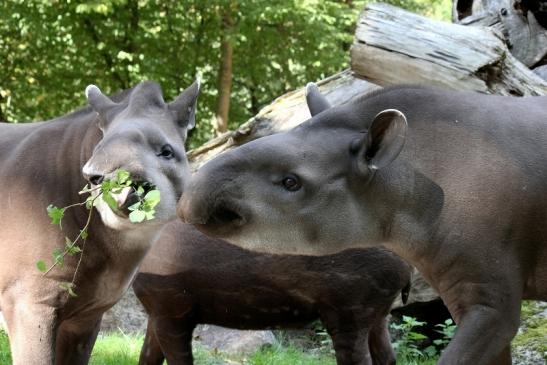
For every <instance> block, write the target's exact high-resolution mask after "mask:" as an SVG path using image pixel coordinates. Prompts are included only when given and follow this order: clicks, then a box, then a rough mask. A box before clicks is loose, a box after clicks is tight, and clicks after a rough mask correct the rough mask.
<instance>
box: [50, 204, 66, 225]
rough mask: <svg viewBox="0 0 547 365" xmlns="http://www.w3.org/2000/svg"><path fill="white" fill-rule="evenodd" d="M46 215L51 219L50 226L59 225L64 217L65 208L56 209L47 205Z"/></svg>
mask: <svg viewBox="0 0 547 365" xmlns="http://www.w3.org/2000/svg"><path fill="white" fill-rule="evenodd" d="M46 209H47V215H48V216H49V217H50V218H51V224H55V225H59V226H60V225H61V220H62V219H63V217H64V215H65V208H58V207H56V206H54V205H51V204H50V205H48V207H47V208H46Z"/></svg>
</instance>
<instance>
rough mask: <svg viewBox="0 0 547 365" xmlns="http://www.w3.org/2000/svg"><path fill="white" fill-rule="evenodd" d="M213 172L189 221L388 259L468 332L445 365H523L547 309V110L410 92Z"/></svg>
mask: <svg viewBox="0 0 547 365" xmlns="http://www.w3.org/2000/svg"><path fill="white" fill-rule="evenodd" d="M307 100H308V105H309V108H310V111H311V114H312V118H311V119H309V120H308V121H306V122H304V123H303V124H301V125H299V126H297V127H295V128H294V129H292V130H290V131H287V132H284V133H280V134H277V135H272V136H268V137H264V138H260V139H257V140H255V141H252V142H250V143H248V144H245V145H243V146H241V147H238V148H236V149H234V150H231V151H228V152H226V153H224V154H222V155H220V156H218V157H216V158H214V159H213V160H211V161H209V162H208V163H207V164H206V165H204V166H203V167H202V168H201V169H200V170H199V171H198V172H197V173H196V175H195V176H193V178H192V180H191V182H190V185H189V186H188V187H187V189H186V192H187V193H185V194H184V196H183V198H182V200H181V202H180V205H179V215H181V216H182V217H184V219H185V220H186V221H187V222H190V223H193V224H195V225H196V227H197V228H198V229H200V230H202V231H203V232H205V233H206V234H209V235H212V236H215V237H219V238H222V239H226V240H228V241H230V242H232V243H234V244H237V245H239V246H241V247H245V248H248V249H252V250H260V251H265V252H269V253H293V254H294V253H298V254H315V255H324V254H330V253H332V252H336V251H340V250H343V249H346V248H350V247H370V246H384V247H386V248H388V249H390V250H392V251H394V252H395V253H397V254H398V255H400V256H401V257H403V258H405V259H406V260H407V261H408V262H409V263H411V264H413V265H414V266H416V267H417V268H418V270H419V271H421V273H422V274H423V276H424V277H425V278H426V280H428V281H429V283H430V284H431V285H432V286H433V287H434V288H435V289H436V290H437V291H438V292H439V293H440V295H441V297H442V299H443V301H444V303H445V304H446V306H447V307H448V309H449V310H450V313H451V314H452V316H453V317H454V319H455V321H456V322H457V324H458V330H457V332H456V334H455V337H454V338H453V339H452V341H451V342H450V344H449V346H448V347H447V348H446V349H445V350H444V352H443V353H442V355H441V358H440V359H439V362H438V364H442V365H455V364H462V365H464V364H465V365H470V364H473V365H487V364H492V365H505V364H511V354H510V347H509V345H510V341H511V339H512V338H513V337H514V336H515V334H516V332H517V329H518V327H519V316H520V303H521V300H522V299H532V300H547V224H546V223H547V97H545V96H541V97H522V98H516V97H503V96H492V95H486V94H479V93H474V92H460V91H448V90H442V89H437V88H430V87H425V86H412V85H410V86H396V87H389V88H386V89H381V90H379V91H374V92H371V93H366V94H364V95H362V96H360V97H358V98H357V99H355V100H353V101H351V102H348V103H346V104H343V105H340V106H336V107H330V106H329V104H328V101H327V100H326V99H325V98H324V97H323V96H322V95H321V94H320V92H319V91H318V88H317V87H316V86H314V85H313V84H310V85H309V86H308V87H307Z"/></svg>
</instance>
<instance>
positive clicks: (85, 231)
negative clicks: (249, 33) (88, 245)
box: [80, 229, 89, 240]
mask: <svg viewBox="0 0 547 365" xmlns="http://www.w3.org/2000/svg"><path fill="white" fill-rule="evenodd" d="M80 237H82V239H83V240H85V239H87V237H89V233H88V232H87V229H82V230H81V231H80Z"/></svg>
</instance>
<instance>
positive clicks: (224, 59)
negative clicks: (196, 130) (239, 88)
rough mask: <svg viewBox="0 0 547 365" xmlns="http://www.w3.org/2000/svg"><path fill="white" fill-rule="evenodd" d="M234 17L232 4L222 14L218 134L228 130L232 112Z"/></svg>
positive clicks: (217, 112) (217, 110) (216, 125)
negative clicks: (229, 116) (229, 117)
mask: <svg viewBox="0 0 547 365" xmlns="http://www.w3.org/2000/svg"><path fill="white" fill-rule="evenodd" d="M233 26H234V24H233V19H232V9H231V6H230V5H228V7H227V8H226V9H225V11H224V14H223V15H222V41H221V44H220V67H219V69H218V100H217V109H216V123H214V128H215V130H216V132H217V134H221V133H224V132H226V131H227V130H228V115H229V113H230V93H231V90H232V58H233V44H232V34H231V33H232V30H233Z"/></svg>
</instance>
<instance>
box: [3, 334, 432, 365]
mask: <svg viewBox="0 0 547 365" xmlns="http://www.w3.org/2000/svg"><path fill="white" fill-rule="evenodd" d="M142 342H143V336H142V335H138V336H135V335H125V334H123V333H119V332H118V333H111V334H106V335H99V338H98V339H97V343H96V344H95V348H94V349H93V354H92V356H91V361H90V364H91V365H134V364H137V362H138V359H139V353H140V349H141V346H142ZM194 359H195V364H196V365H220V364H225V363H226V362H229V363H231V364H234V365H235V364H243V365H335V364H336V361H335V360H334V355H332V354H330V353H329V352H328V351H313V352H309V351H307V350H305V349H303V348H300V347H297V346H293V345H288V346H285V345H277V346H271V347H266V348H264V349H262V350H260V351H257V352H255V353H253V354H251V355H249V356H237V355H236V356H234V355H232V356H230V355H227V354H223V353H219V352H215V351H211V350H207V349H206V348H204V347H203V346H199V345H197V346H194ZM7 364H11V356H10V352H9V343H8V336H7V335H6V333H5V332H3V331H1V330H0V365H7ZM397 364H402V365H434V364H435V361H434V360H430V361H423V362H422V361H420V362H412V361H404V360H401V359H398V361H397Z"/></svg>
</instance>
